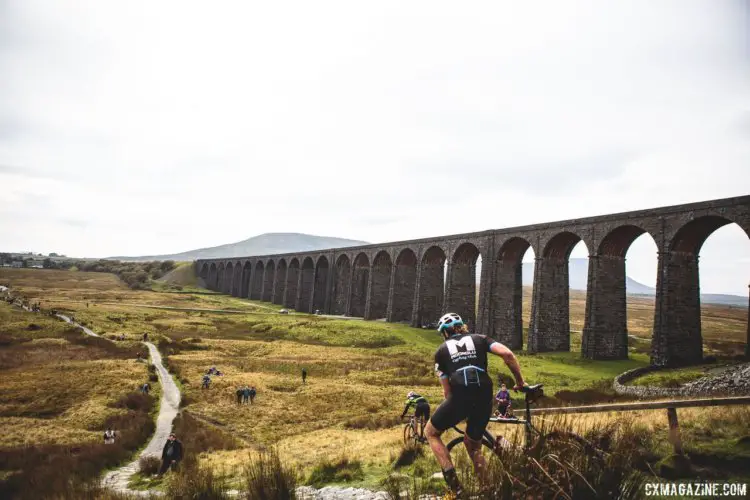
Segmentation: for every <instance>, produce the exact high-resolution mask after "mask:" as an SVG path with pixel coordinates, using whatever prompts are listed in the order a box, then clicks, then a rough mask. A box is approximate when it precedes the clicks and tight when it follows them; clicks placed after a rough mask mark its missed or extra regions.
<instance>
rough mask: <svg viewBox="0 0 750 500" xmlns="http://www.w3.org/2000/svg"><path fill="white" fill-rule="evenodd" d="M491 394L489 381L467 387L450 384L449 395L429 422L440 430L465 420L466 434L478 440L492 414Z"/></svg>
mask: <svg viewBox="0 0 750 500" xmlns="http://www.w3.org/2000/svg"><path fill="white" fill-rule="evenodd" d="M493 396H494V394H493V393H492V383H491V382H490V383H487V384H482V385H480V386H469V387H465V386H453V385H451V394H450V396H449V397H448V399H446V400H445V401H443V402H442V403H441V404H440V406H438V409H437V410H435V414H434V415H433V416H432V420H430V422H432V426H433V427H435V429H437V430H439V431H441V432H442V431H444V430H447V429H450V428H451V427H453V426H454V425H456V424H458V423H459V422H462V421H463V420H466V434H468V436H469V437H470V438H471V439H473V440H474V441H479V440H480V439H482V435H483V434H484V431H485V429H486V428H487V422H489V421H490V416H491V415H492V403H493V401H494V399H493Z"/></svg>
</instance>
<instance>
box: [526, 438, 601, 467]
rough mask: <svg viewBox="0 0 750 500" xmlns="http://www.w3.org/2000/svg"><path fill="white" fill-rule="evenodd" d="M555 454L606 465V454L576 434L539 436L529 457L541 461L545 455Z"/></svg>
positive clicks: (530, 450)
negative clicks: (582, 457)
mask: <svg viewBox="0 0 750 500" xmlns="http://www.w3.org/2000/svg"><path fill="white" fill-rule="evenodd" d="M548 454H555V455H558V456H561V457H569V458H572V457H575V456H576V455H577V456H578V457H579V458H580V455H583V456H584V458H585V459H587V460H590V461H593V462H596V463H597V465H602V464H603V463H604V458H605V457H604V452H603V451H601V450H600V449H598V448H597V447H596V446H594V445H593V444H592V443H591V442H590V441H588V440H587V439H586V438H584V437H583V436H580V435H579V434H576V433H575V432H565V431H552V432H550V433H548V434H543V435H541V436H539V439H538V440H537V442H536V443H535V444H534V446H532V447H531V448H529V455H530V456H532V457H534V458H536V459H537V460H539V459H540V458H542V457H543V456H545V455H548Z"/></svg>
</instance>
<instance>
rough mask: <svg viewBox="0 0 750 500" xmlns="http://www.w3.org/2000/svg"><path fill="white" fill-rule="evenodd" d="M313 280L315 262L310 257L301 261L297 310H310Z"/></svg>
mask: <svg viewBox="0 0 750 500" xmlns="http://www.w3.org/2000/svg"><path fill="white" fill-rule="evenodd" d="M314 282H315V262H313V260H312V257H306V258H305V260H303V261H302V279H301V280H300V293H299V305H298V307H297V311H301V312H312V311H311V309H312V307H311V306H312V301H311V299H312V292H313V283H314Z"/></svg>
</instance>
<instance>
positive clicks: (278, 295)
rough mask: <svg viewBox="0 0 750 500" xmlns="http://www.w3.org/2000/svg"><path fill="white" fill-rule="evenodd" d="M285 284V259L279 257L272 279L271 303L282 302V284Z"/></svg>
mask: <svg viewBox="0 0 750 500" xmlns="http://www.w3.org/2000/svg"><path fill="white" fill-rule="evenodd" d="M285 285H286V259H279V262H278V264H277V265H276V274H275V275H274V281H273V303H274V304H283V303H284V286H285Z"/></svg>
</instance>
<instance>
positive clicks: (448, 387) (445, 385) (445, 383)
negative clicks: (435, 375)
mask: <svg viewBox="0 0 750 500" xmlns="http://www.w3.org/2000/svg"><path fill="white" fill-rule="evenodd" d="M440 385H442V386H443V397H444V398H445V399H448V396H450V395H451V384H450V382H448V379H447V378H446V377H440Z"/></svg>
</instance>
